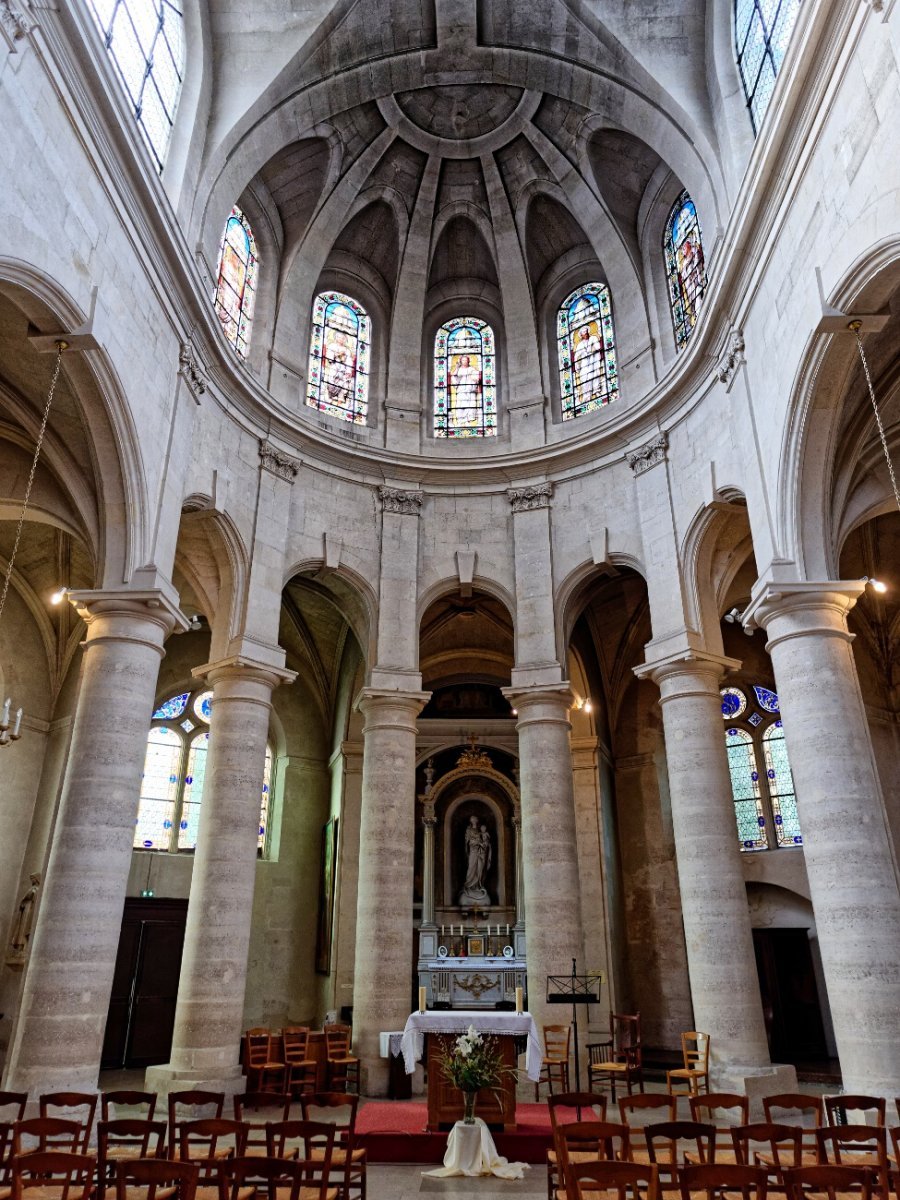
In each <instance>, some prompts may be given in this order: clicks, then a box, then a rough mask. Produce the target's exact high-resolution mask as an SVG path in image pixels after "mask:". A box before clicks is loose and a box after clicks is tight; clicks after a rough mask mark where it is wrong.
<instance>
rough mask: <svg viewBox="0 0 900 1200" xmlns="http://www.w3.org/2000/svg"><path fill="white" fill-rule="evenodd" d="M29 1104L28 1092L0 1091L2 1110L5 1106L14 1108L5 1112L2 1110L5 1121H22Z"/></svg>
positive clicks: (0, 1106) (0, 1112)
mask: <svg viewBox="0 0 900 1200" xmlns="http://www.w3.org/2000/svg"><path fill="white" fill-rule="evenodd" d="M27 1106H28V1093H27V1092H0V1110H2V1109H4V1108H9V1109H14V1110H15V1111H14V1112H8V1113H3V1112H2V1111H0V1117H2V1119H3V1120H4V1121H10V1122H12V1121H22V1120H24V1118H25V1109H26V1108H27Z"/></svg>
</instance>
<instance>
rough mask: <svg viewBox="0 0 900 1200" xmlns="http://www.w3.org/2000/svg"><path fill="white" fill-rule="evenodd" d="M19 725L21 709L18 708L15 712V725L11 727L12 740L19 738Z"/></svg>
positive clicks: (20, 722)
mask: <svg viewBox="0 0 900 1200" xmlns="http://www.w3.org/2000/svg"><path fill="white" fill-rule="evenodd" d="M21 724H22V710H21V708H19V709H17V710H16V723H15V725H13V729H12V735H13V737H14V738H15V737H18V736H19V726H20V725H21Z"/></svg>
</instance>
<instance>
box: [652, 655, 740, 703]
mask: <svg viewBox="0 0 900 1200" xmlns="http://www.w3.org/2000/svg"><path fill="white" fill-rule="evenodd" d="M740 665H741V663H740V659H737V658H726V657H725V655H723V654H710V653H709V652H708V651H706V650H697V649H693V648H687V647H686V648H684V649H681V650H676V651H674V652H673V653H671V654H666V655H664V656H662V657H660V658H655V659H651V660H650V661H649V662H645V663H642V664H641V665H640V666H638V667H635V668H634V673H635V675H636V676H637V677H638V679H651V680H652V681H653V682H654V683H655V684H656V685H657V687H659V689H660V691H662V692H663V700H667V699H672V698H673V697H674V696H690V695H716V696H718V692H719V685H720V683H721V682H722V677H723V676H724V675H726V674H727V673H728V672H729V671H737V670H738V669H739V668H740Z"/></svg>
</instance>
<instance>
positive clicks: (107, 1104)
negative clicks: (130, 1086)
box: [100, 1091, 159, 1121]
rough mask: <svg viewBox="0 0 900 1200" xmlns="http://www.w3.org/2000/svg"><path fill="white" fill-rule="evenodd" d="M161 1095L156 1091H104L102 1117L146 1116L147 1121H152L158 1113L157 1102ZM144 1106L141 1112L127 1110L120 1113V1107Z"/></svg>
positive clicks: (108, 1119)
mask: <svg viewBox="0 0 900 1200" xmlns="http://www.w3.org/2000/svg"><path fill="white" fill-rule="evenodd" d="M158 1099H159V1097H158V1096H157V1095H156V1092H131V1091H117V1092H103V1093H102V1094H101V1096H100V1117H101V1120H103V1121H113V1120H116V1119H117V1118H126V1117H128V1118H132V1117H133V1118H137V1117H139V1116H140V1117H144V1118H145V1120H147V1121H152V1120H153V1117H154V1114H155V1113H156V1104H157V1100H158ZM120 1107H121V1108H142V1109H144V1111H143V1112H141V1113H135V1112H127V1113H120V1112H119V1108H120Z"/></svg>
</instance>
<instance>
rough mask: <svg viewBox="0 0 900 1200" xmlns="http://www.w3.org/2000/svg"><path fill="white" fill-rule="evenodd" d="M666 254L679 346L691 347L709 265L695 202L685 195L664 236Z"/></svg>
mask: <svg viewBox="0 0 900 1200" xmlns="http://www.w3.org/2000/svg"><path fill="white" fill-rule="evenodd" d="M663 255H664V257H665V264H666V280H667V282H668V288H669V307H670V308H671V310H672V324H673V326H674V328H675V346H676V348H677V349H678V350H681V349H683V347H684V346H686V345H687V341H688V338H689V337H690V336H691V332H692V330H693V328H694V326H695V325H696V323H697V316H698V314H699V312H700V306H701V303H702V301H703V293H704V291H705V290H706V264H705V262H704V258H703V240H702V237H701V234H700V219H699V218H698V216H697V209H696V206H695V205H694V202H693V200H692V199H691V198H690V196H689V195H688V194H687V192H682V193H681V195H680V196H679V197H678V199H677V200H676V201H675V203H674V205H673V206H672V210H671V212H670V213H669V219H668V220H667V221H666V227H665V232H664V234H663Z"/></svg>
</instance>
